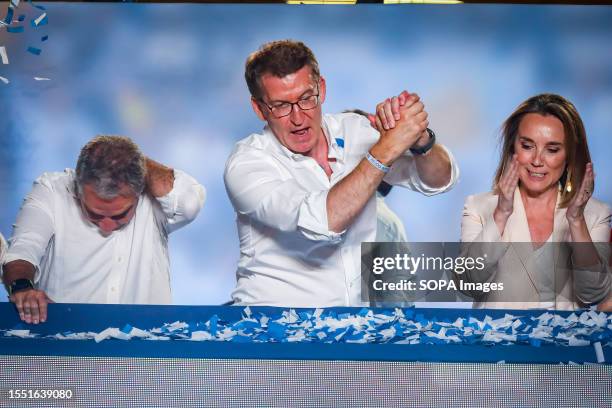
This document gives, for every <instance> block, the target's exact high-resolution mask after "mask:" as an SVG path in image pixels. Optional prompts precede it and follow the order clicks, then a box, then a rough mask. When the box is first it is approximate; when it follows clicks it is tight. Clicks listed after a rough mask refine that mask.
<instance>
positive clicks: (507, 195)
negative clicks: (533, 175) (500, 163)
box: [493, 154, 519, 235]
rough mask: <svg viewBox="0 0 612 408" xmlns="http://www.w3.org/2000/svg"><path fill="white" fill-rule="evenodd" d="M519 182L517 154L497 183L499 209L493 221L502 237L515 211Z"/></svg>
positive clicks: (496, 208) (494, 213)
mask: <svg viewBox="0 0 612 408" xmlns="http://www.w3.org/2000/svg"><path fill="white" fill-rule="evenodd" d="M518 180H519V175H518V161H517V160H516V154H514V155H513V156H512V160H511V161H510V165H509V166H508V167H507V168H506V169H505V170H504V173H503V174H502V176H501V178H500V179H499V183H497V191H498V196H497V207H495V211H494V212H493V219H494V220H495V223H496V224H497V227H498V229H499V233H500V235H503V233H504V229H505V228H506V222H507V221H508V218H510V215H512V211H514V191H515V190H516V187H517V186H518Z"/></svg>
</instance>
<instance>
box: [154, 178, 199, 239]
mask: <svg viewBox="0 0 612 408" xmlns="http://www.w3.org/2000/svg"><path fill="white" fill-rule="evenodd" d="M205 200H206V190H205V188H204V186H202V185H201V184H200V183H198V182H197V181H196V179H194V178H193V177H191V176H190V175H188V174H187V173H185V172H183V171H181V170H177V169H174V185H173V186H172V190H170V192H169V193H168V194H166V195H165V196H163V197H158V198H157V201H158V202H159V204H160V205H161V208H162V211H163V212H164V215H165V216H166V230H167V231H168V233H170V232H173V231H176V230H177V229H179V228H181V227H184V226H185V225H187V224H189V223H190V222H191V221H193V220H194V219H195V218H196V217H197V215H198V213H199V212H200V210H201V209H202V207H203V206H204V201H205Z"/></svg>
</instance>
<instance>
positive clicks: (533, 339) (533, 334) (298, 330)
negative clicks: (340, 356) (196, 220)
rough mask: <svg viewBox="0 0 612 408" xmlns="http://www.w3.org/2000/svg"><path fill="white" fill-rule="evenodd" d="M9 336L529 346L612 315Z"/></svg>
mask: <svg viewBox="0 0 612 408" xmlns="http://www.w3.org/2000/svg"><path fill="white" fill-rule="evenodd" d="M2 332H3V335H4V336H17V337H22V338H32V337H37V338H54V339H59V340H70V339H74V340H95V341H96V342H100V341H103V340H107V339H119V340H130V339H143V340H187V341H228V342H236V343H267V342H310V343H374V344H473V345H493V344H503V345H511V344H529V345H531V346H535V347H540V346H546V345H557V346H588V345H595V346H599V348H600V347H601V345H602V344H603V345H607V346H612V314H606V313H603V312H600V313H598V312H597V311H595V310H588V311H582V312H578V313H572V314H570V315H569V316H567V317H563V316H561V315H559V314H555V313H550V312H544V313H542V314H540V315H538V316H532V315H531V316H514V315H510V314H506V315H505V316H504V317H502V318H498V319H493V318H491V317H490V316H485V317H484V319H482V320H479V319H476V318H474V317H467V318H462V317H460V318H457V319H456V320H455V321H445V320H437V319H435V318H433V319H426V318H425V317H424V316H423V315H422V314H420V313H419V312H418V309H395V310H389V309H376V310H373V309H366V308H364V309H361V310H360V311H359V312H357V313H340V314H338V313H336V312H335V311H334V310H333V309H329V310H325V309H316V310H310V311H296V310H294V309H289V310H284V311H282V312H280V313H279V314H277V315H276V316H267V315H265V314H263V313H258V314H257V315H254V314H253V313H252V312H251V309H250V308H249V307H246V308H245V309H244V310H243V313H242V318H241V319H240V320H238V321H225V320H223V319H222V318H220V317H219V316H218V315H213V316H212V317H210V318H209V319H208V320H206V321H201V322H182V321H176V322H174V323H166V324H164V325H163V326H162V327H156V328H152V329H148V330H145V329H140V328H137V327H134V326H132V325H131V324H126V325H125V326H124V327H123V328H121V329H119V328H116V327H109V328H107V329H105V330H103V331H101V332H99V333H96V332H81V333H73V332H63V333H57V334H55V335H46V336H41V335H38V334H36V333H32V332H31V331H30V330H23V329H20V328H16V329H13V330H3V331H2Z"/></svg>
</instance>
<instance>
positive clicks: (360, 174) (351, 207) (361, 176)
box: [327, 147, 385, 232]
mask: <svg viewBox="0 0 612 408" xmlns="http://www.w3.org/2000/svg"><path fill="white" fill-rule="evenodd" d="M372 155H373V156H374V157H377V156H376V147H373V148H372ZM384 175H385V173H383V172H382V171H380V170H378V169H377V168H375V167H374V166H372V165H371V164H370V163H369V162H368V161H367V160H366V159H362V160H361V162H360V163H359V164H358V165H357V167H355V168H354V169H353V171H351V172H350V173H349V175H348V176H346V177H345V178H343V179H342V180H341V181H340V182H339V183H338V184H336V185H335V186H333V187H332V188H331V190H329V193H328V194H327V224H328V226H329V229H330V230H331V231H334V232H341V231H344V230H345V229H346V228H347V227H348V226H349V225H351V223H352V222H353V220H354V219H355V217H356V216H357V215H358V214H359V213H360V212H361V210H362V209H363V207H365V205H366V203H367V202H368V200H369V199H370V197H372V194H374V192H375V191H376V188H377V187H378V185H379V184H380V182H381V181H382V179H383V177H384Z"/></svg>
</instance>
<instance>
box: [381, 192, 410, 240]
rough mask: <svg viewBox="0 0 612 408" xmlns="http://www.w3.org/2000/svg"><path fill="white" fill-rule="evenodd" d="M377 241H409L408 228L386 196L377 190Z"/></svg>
mask: <svg viewBox="0 0 612 408" xmlns="http://www.w3.org/2000/svg"><path fill="white" fill-rule="evenodd" d="M376 223H377V226H376V242H407V241H408V238H407V237H406V228H404V223H403V222H402V220H401V219H400V218H399V217H398V216H397V214H396V213H395V212H394V211H393V210H391V209H390V208H389V206H388V205H387V203H386V202H385V198H384V197H383V196H382V195H381V194H380V193H379V192H376Z"/></svg>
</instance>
